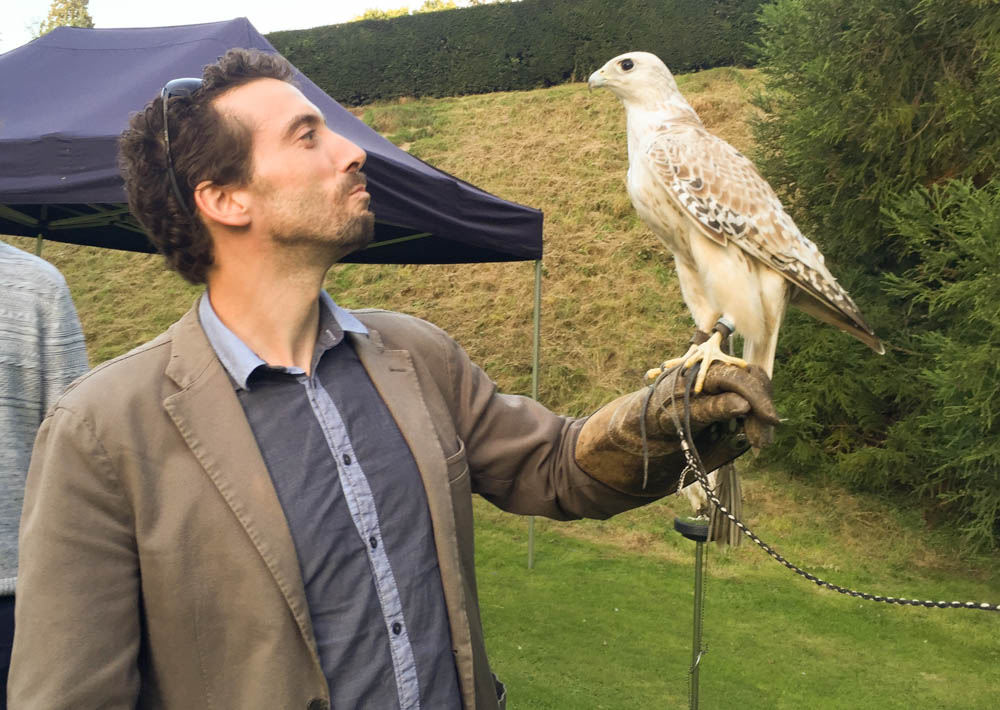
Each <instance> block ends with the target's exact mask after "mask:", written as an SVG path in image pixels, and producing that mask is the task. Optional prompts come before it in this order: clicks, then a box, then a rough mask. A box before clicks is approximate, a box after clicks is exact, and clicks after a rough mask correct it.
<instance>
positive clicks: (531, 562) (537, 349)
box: [528, 259, 542, 569]
mask: <svg viewBox="0 0 1000 710" xmlns="http://www.w3.org/2000/svg"><path fill="white" fill-rule="evenodd" d="M534 338H535V342H534V347H533V348H532V351H531V398H532V399H534V400H535V401H536V402H537V401H538V363H539V360H540V359H541V349H542V260H541V259H537V260H536V261H535V329H534ZM534 568H535V516H534V515H532V516H531V517H530V518H528V569H534Z"/></svg>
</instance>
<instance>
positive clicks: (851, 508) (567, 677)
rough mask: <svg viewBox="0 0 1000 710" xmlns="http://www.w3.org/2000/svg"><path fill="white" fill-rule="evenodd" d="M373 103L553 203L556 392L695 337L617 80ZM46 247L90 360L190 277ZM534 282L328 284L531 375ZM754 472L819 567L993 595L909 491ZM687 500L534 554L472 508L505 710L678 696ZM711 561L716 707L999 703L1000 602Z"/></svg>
mask: <svg viewBox="0 0 1000 710" xmlns="http://www.w3.org/2000/svg"><path fill="white" fill-rule="evenodd" d="M679 80H680V84H681V87H682V90H684V91H685V93H686V94H687V95H688V96H689V98H690V99H691V100H692V103H693V104H694V105H695V107H696V108H697V109H698V111H699V112H700V113H701V115H702V117H703V119H704V120H705V122H706V123H707V124H708V125H709V127H710V128H711V129H712V130H713V131H715V132H717V133H719V134H720V135H722V136H724V137H725V138H727V139H728V140H729V141H730V142H732V143H734V144H735V145H736V146H737V147H739V148H741V149H747V148H749V147H751V140H750V137H749V133H748V131H747V129H746V119H747V117H748V111H749V109H748V107H747V104H746V102H745V96H746V93H747V91H748V89H749V88H750V86H752V83H753V81H754V75H753V73H752V72H743V71H735V70H730V69H717V70H712V71H708V72H702V73H699V74H695V75H691V76H685V77H680V78H679ZM364 113H365V118H366V120H367V121H369V122H370V123H371V124H372V125H374V126H375V127H376V128H378V129H379V130H381V131H383V132H384V133H387V134H388V135H390V136H392V137H393V138H394V140H396V142H398V143H403V144H406V145H407V147H408V148H409V149H410V150H411V151H412V152H414V153H415V154H417V155H419V156H420V157H421V158H423V159H425V160H427V161H429V162H431V163H433V164H435V165H437V166H439V167H441V168H442V169H444V170H447V171H449V172H452V173H454V174H456V175H458V176H460V177H462V178H464V179H466V180H469V181H470V182H473V183H475V184H477V185H480V186H482V187H483V188H485V189H487V190H490V191H492V192H495V193H497V194H499V195H501V196H503V197H505V198H508V199H512V200H515V201H518V202H522V203H525V204H530V205H532V206H536V207H539V208H541V209H543V210H544V212H545V215H546V228H545V236H546V256H545V260H544V263H545V277H544V284H543V288H544V297H543V309H544V310H543V319H544V320H543V361H542V373H541V399H542V400H543V401H544V402H545V403H546V404H547V405H549V406H550V407H552V408H553V409H556V410H558V411H563V412H567V413H572V414H583V413H586V412H588V411H590V410H592V409H593V408H595V407H597V406H598V405H599V404H601V403H602V402H603V401H606V400H607V399H608V398H609V397H611V396H612V395H614V394H617V393H620V392H623V391H628V390H631V389H634V388H635V387H636V386H637V385H638V382H639V377H640V375H641V373H642V372H643V371H644V370H645V369H646V368H647V367H648V366H649V365H650V364H651V363H655V362H658V361H659V360H660V359H662V357H663V356H664V355H665V354H667V353H674V352H677V351H679V350H680V349H681V348H682V347H683V343H684V342H685V341H686V339H687V337H688V334H689V333H688V329H689V325H688V323H689V321H688V318H687V315H686V311H685V310H684V308H683V306H682V304H681V302H680V298H679V294H678V292H677V288H676V282H675V280H674V277H673V271H672V267H671V266H670V265H669V262H668V259H667V258H666V255H665V252H664V250H663V249H662V247H660V246H659V245H658V244H657V243H656V242H655V240H654V239H653V238H652V237H651V236H650V235H649V233H648V232H647V231H646V230H645V229H644V228H643V227H642V226H641V225H640V224H639V222H638V221H637V219H636V217H635V215H634V213H633V211H632V208H631V206H630V205H629V202H628V199H627V197H626V195H625V191H624V185H623V178H624V173H625V169H626V164H627V159H626V155H625V135H624V116H623V111H622V109H621V106H620V105H619V104H618V102H617V101H616V100H614V99H613V98H612V97H611V96H610V95H609V94H607V93H605V92H599V93H595V94H589V93H588V92H587V90H586V88H585V87H584V86H582V85H579V84H576V85H568V86H561V87H556V88H552V89H548V90H539V91H531V92H522V93H508V94H495V95H489V96H470V97H463V98H459V99H441V100H422V101H415V102H401V103H395V104H391V105H386V106H376V107H372V108H369V109H367V110H366V111H365V112H364ZM9 241H11V242H12V243H15V244H18V245H19V246H21V247H22V248H26V249H29V250H30V249H32V248H33V244H32V243H31V241H30V240H19V239H9ZM45 257H46V258H47V259H49V260H50V261H52V262H53V263H54V264H56V265H57V266H58V267H59V268H60V269H61V270H62V271H63V273H64V274H65V275H66V278H67V280H68V281H69V284H70V287H71V289H72V291H73V294H74V298H75V299H76V303H77V307H78V309H79V311H80V315H81V319H82V321H83V324H84V330H85V332H86V336H87V341H88V347H89V349H90V355H91V360H92V362H93V363H94V364H96V363H98V362H101V361H103V360H105V359H107V358H109V357H112V356H114V355H116V354H119V353H121V352H124V351H126V350H128V349H129V348H131V347H133V346H134V345H137V344H139V343H141V342H143V341H144V340H146V339H148V338H150V337H152V336H153V335H155V334H156V333H158V332H159V331H161V330H162V329H163V328H164V327H166V326H167V325H169V324H170V323H171V322H172V321H173V320H175V319H176V318H177V317H178V316H179V315H180V314H181V313H182V312H183V311H184V310H185V309H186V308H187V307H188V306H189V305H190V303H191V302H192V300H193V298H194V296H195V294H196V293H197V289H194V288H191V287H189V286H187V285H186V284H184V283H183V282H182V281H181V280H180V279H179V278H177V277H175V276H173V275H171V274H168V273H165V272H164V271H163V270H162V269H161V267H160V263H159V259H158V258H156V257H147V256H141V255H134V254H117V253H112V252H105V251H101V250H97V249H89V248H82V247H71V246H65V245H58V244H46V246H45ZM532 279H533V270H532V267H531V266H530V265H528V264H482V265H472V266H452V267H440V266H419V267H413V266H409V267H376V266H361V265H344V266H338V267H335V268H334V269H333V270H332V271H331V274H330V278H329V281H328V287H329V288H330V290H331V292H332V293H333V294H334V296H335V297H336V298H337V299H338V301H340V302H341V303H343V304H345V305H348V306H361V305H364V306H383V307H388V308H392V309H395V310H402V311H406V312H409V313H413V314H416V315H419V316H421V317H425V318H427V319H429V320H431V321H433V322H435V323H437V324H439V325H441V326H442V327H444V328H446V329H447V330H448V331H450V332H451V333H452V334H453V335H454V336H455V337H456V338H457V339H458V340H459V341H460V342H462V343H463V344H464V345H465V346H466V348H467V349H468V350H469V352H470V353H471V355H472V356H473V358H474V359H475V360H477V361H478V362H480V363H481V364H482V365H483V366H484V367H485V368H486V369H487V371H488V372H489V373H490V374H491V375H492V376H493V377H494V378H495V379H496V380H497V381H498V382H499V384H500V386H501V387H502V388H503V389H504V390H506V391H510V392H527V391H528V389H529V382H530V369H531V363H530V352H531V342H530V337H531V336H530V322H531V304H532V283H533V281H532ZM817 327H822V326H819V325H817ZM779 366H780V363H779ZM788 425H789V426H794V422H790V423H789V424H788ZM744 486H745V493H746V510H747V522H748V523H749V524H750V525H751V526H752V527H755V528H760V529H759V531H758V532H759V534H760V535H761V536H763V537H764V538H765V540H768V541H769V542H772V543H773V544H775V546H776V547H778V549H779V550H780V551H781V552H783V553H784V554H786V556H787V557H789V558H790V559H792V560H793V561H796V562H800V563H801V564H803V565H804V566H806V567H808V568H809V569H810V570H811V571H813V572H815V573H817V574H819V575H820V576H821V577H826V578H829V579H830V581H833V582H835V583H839V584H844V585H858V586H860V587H861V588H863V589H866V590H868V591H872V592H874V593H880V594H886V595H894V596H909V597H921V598H923V597H933V598H935V599H936V598H947V599H949V600H950V599H953V598H954V599H962V600H966V599H984V600H988V601H1000V571H998V569H997V565H996V561H997V558H996V557H994V558H988V559H979V560H959V559H954V557H953V552H952V551H953V550H954V549H955V547H956V546H955V545H954V544H952V542H951V541H950V540H949V539H948V537H947V535H946V534H945V533H941V532H936V533H933V534H927V533H926V531H924V530H923V529H922V521H921V520H920V518H919V515H918V514H916V513H915V512H911V511H906V510H900V509H899V508H896V507H893V506H891V505H888V504H886V503H883V502H881V501H878V500H873V499H869V498H859V497H856V496H851V495H848V494H846V493H844V492H843V491H841V490H839V489H834V488H823V487H816V486H810V485H806V484H804V483H802V482H800V481H798V480H796V479H794V478H791V477H789V476H788V475H787V474H785V473H783V472H765V471H751V472H750V473H749V476H748V480H746V482H745V484H744ZM674 511H677V512H683V504H682V503H680V502H679V501H676V500H673V499H670V500H667V501H663V502H661V503H658V504H655V505H653V506H650V507H648V508H646V509H643V510H640V511H634V512H632V513H629V514H626V515H623V516H619V517H618V518H616V519H614V520H612V521H606V522H599V521H586V522H579V523H571V524H557V523H549V522H547V521H539V524H538V529H539V540H538V547H537V560H538V564H537V567H536V569H535V570H534V571H532V572H530V573H529V572H528V571H527V570H526V569H525V565H524V561H525V554H526V523H525V521H523V520H522V519H518V518H513V517H511V516H508V515H506V514H503V513H500V512H498V511H495V510H494V509H492V508H490V507H489V506H488V505H485V504H483V505H481V506H479V508H478V518H479V520H478V526H477V535H478V550H479V558H478V559H479V564H480V575H481V579H480V591H481V596H482V603H483V610H484V619H485V624H486V626H487V635H488V639H489V645H490V651H491V657H492V659H493V662H494V665H495V666H496V669H497V671H498V673H500V674H501V675H502V676H503V677H504V679H505V680H507V681H508V682H509V683H510V685H511V686H512V691H511V692H512V701H511V704H510V707H511V708H515V709H517V708H521V709H525V708H577V707H580V708H597V707H602V708H647V707H666V706H671V707H681V706H684V705H685V704H686V700H685V698H686V690H685V678H686V676H685V672H686V668H687V664H688V662H689V654H690V618H689V617H690V613H691V606H690V603H691V580H690V576H691V560H692V543H689V542H687V541H685V540H683V539H682V538H680V537H679V536H678V535H676V534H675V533H672V532H670V531H669V530H670V520H671V519H672V517H673V514H674ZM710 561H711V563H710V567H711V572H710V577H709V580H708V602H707V612H706V643H707V644H708V646H709V647H710V649H711V651H710V653H709V654H708V655H707V656H706V657H705V660H704V662H703V671H702V701H703V706H705V707H729V706H733V705H736V704H742V705H744V706H745V707H748V708H785V707H787V708H798V707H804V706H808V707H829V708H841V707H857V708H897V707H898V708H904V707H905V708H913V707H916V708H956V709H959V708H979V707H990V706H992V704H993V700H995V696H996V693H997V688H998V684H1000V677H998V674H997V671H996V668H997V664H998V662H1000V651H998V648H1000V645H998V643H997V642H996V640H995V639H996V637H997V632H998V631H1000V619H998V618H996V615H992V616H990V615H985V614H982V613H970V612H955V611H926V610H918V609H899V608H886V607H884V606H880V605H873V604H862V603H861V602H858V601H856V600H851V599H847V598H844V597H840V596H839V595H834V594H833V593H830V592H822V591H820V590H817V589H815V588H813V587H812V586H811V585H809V584H807V583H805V582H803V581H802V580H800V579H798V578H796V577H795V576H794V575H792V574H791V573H789V572H787V571H785V570H783V569H782V568H780V567H778V566H777V565H776V564H774V563H773V562H771V561H769V560H768V559H767V558H766V556H765V555H764V554H763V553H761V552H760V551H759V550H757V549H756V548H754V547H750V546H744V547H742V548H740V549H738V550H736V551H730V552H722V553H719V552H716V551H714V550H713V551H712V552H711V553H710ZM615 608H617V609H619V611H617V612H615V611H614V610H615ZM605 644H606V645H605Z"/></svg>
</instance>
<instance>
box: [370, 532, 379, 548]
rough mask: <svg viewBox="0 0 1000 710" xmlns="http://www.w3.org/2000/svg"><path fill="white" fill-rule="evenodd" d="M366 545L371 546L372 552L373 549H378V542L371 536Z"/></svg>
mask: <svg viewBox="0 0 1000 710" xmlns="http://www.w3.org/2000/svg"><path fill="white" fill-rule="evenodd" d="M368 544H369V545H371V546H372V549H373V550H374V549H375V548H376V547H378V540H376V539H375V536H374V535H372V536H371V537H370V538H368Z"/></svg>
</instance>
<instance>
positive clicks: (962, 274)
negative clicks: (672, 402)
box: [755, 0, 1000, 546]
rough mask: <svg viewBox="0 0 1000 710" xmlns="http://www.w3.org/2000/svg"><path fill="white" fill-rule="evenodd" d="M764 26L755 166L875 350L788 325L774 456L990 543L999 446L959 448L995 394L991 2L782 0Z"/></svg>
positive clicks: (995, 34) (999, 111)
mask: <svg viewBox="0 0 1000 710" xmlns="http://www.w3.org/2000/svg"><path fill="white" fill-rule="evenodd" d="M761 21H762V24H761V34H760V35H759V36H760V46H759V50H760V59H761V68H762V72H763V74H764V77H765V89H764V91H763V92H762V94H761V96H760V97H759V98H758V100H757V104H758V106H759V107H760V108H761V109H763V118H762V120H761V121H760V122H759V123H758V125H757V126H756V131H755V132H756V135H757V138H758V141H759V144H760V146H761V155H760V156H758V165H759V166H760V167H761V169H762V172H763V173H764V174H765V176H766V177H767V178H768V179H769V181H770V182H771V184H772V185H774V186H775V187H776V188H778V189H779V190H780V191H782V192H783V197H784V198H785V201H786V204H787V205H788V206H789V208H790V210H791V212H792V213H793V215H794V216H795V218H796V221H797V222H798V223H799V224H800V226H801V227H802V228H803V231H804V233H806V234H807V235H808V236H810V238H812V239H813V240H814V241H816V242H817V244H818V245H819V247H820V248H821V249H822V251H823V252H824V253H825V254H826V255H827V259H828V262H829V263H830V265H831V268H832V270H833V271H834V272H835V273H837V274H838V275H839V276H840V278H841V281H842V283H843V285H844V286H845V287H846V288H847V289H848V290H849V291H850V292H851V294H852V295H853V296H854V297H855V300H856V301H857V302H858V304H859V306H860V307H861V308H862V310H863V311H864V312H865V314H866V315H867V316H868V317H869V319H870V322H871V323H872V325H873V326H874V327H875V329H876V331H877V332H878V333H879V335H880V336H881V337H882V338H883V341H884V342H885V343H886V346H887V350H888V352H887V354H886V356H885V357H884V358H878V357H875V356H872V355H871V353H869V352H868V351H866V350H865V349H864V348H863V347H858V346H857V345H856V344H855V343H854V342H853V341H852V340H850V339H849V338H845V337H843V336H842V335H840V334H839V333H836V332H834V331H833V330H832V329H828V328H820V327H817V326H816V325H815V324H814V323H812V322H809V321H808V320H807V319H805V318H802V317H799V316H797V314H794V313H793V314H791V315H790V317H789V318H788V319H787V321H786V324H785V327H784V329H783V332H782V337H781V341H780V343H779V352H778V362H777V365H776V368H775V389H776V392H777V393H778V396H779V401H778V404H779V408H780V409H781V410H782V414H783V415H785V416H787V417H788V418H789V421H788V423H787V424H786V426H785V427H783V431H782V432H781V434H780V435H779V442H778V443H779V445H778V446H777V447H775V449H774V450H773V452H772V453H771V455H772V456H776V457H780V458H782V459H783V460H784V461H785V462H788V463H791V464H792V466H793V467H795V468H797V469H798V470H800V471H802V472H809V473H813V474H820V475H826V476H833V477H837V478H839V479H841V480H843V481H845V482H847V483H849V484H853V485H855V486H859V487H863V488H867V489H875V490H882V491H895V492H898V491H908V492H912V493H916V494H922V495H923V501H924V505H925V513H926V515H927V516H928V517H929V518H930V519H934V520H946V521H951V522H954V523H956V524H958V525H960V526H961V527H962V528H963V529H965V530H966V532H967V533H968V534H969V540H970V543H971V544H972V545H973V546H983V545H995V544H996V543H997V541H998V539H1000V535H998V533H1000V529H998V512H1000V486H998V485H997V483H998V478H1000V450H998V451H997V452H992V453H990V452H988V451H986V450H984V447H985V449H991V447H990V446H989V445H986V444H984V447H972V448H969V447H970V446H971V444H972V443H973V442H974V441H977V440H979V439H981V438H982V437H985V436H989V435H990V431H991V430H990V427H991V426H992V422H993V418H992V412H993V409H992V407H993V406H994V403H993V402H992V400H983V399H982V398H983V397H985V396H986V395H987V394H988V393H990V392H993V391H996V390H997V389H998V388H1000V373H998V372H996V370H995V369H994V368H989V367H983V366H982V365H983V360H982V355H983V352H987V351H989V348H990V347H991V346H992V345H993V344H994V343H996V344H1000V343H997V341H996V340H995V338H996V335H995V332H996V329H997V327H998V325H997V324H998V323H1000V321H998V320H997V319H996V318H992V320H991V317H992V316H993V315H994V314H993V312H992V310H991V309H992V308H993V306H991V305H990V304H988V303H987V302H986V301H985V300H984V299H983V298H977V297H975V294H981V295H985V294H987V293H991V291H989V289H987V288H986V287H987V285H988V284H987V283H984V282H982V281H980V280H978V277H977V274H978V273H979V272H978V271H977V269H984V268H992V269H993V272H992V273H995V272H996V269H995V266H993V267H987V265H989V264H990V263H992V262H991V259H992V258H993V254H992V252H991V251H990V250H991V249H992V250H995V249H996V244H995V243H993V242H996V241H997V240H998V239H1000V235H998V234H997V232H996V225H995V222H990V210H991V209H997V206H998V204H1000V203H998V202H997V200H996V198H995V197H991V193H990V192H989V191H990V190H993V191H994V192H995V191H996V187H995V185H996V183H995V181H992V182H991V179H993V178H994V177H995V176H997V175H998V174H1000V173H998V164H1000V131H997V130H996V127H997V126H1000V2H998V1H997V0H880V2H871V0H777V1H776V2H774V3H773V4H770V5H765V6H764V7H763V9H762V13H761ZM972 215H975V216H976V217H977V219H978V220H979V221H978V222H975V223H973V222H972ZM991 228H992V229H993V230H994V231H993V232H992V233H990V232H989V231H988V230H989V229H991ZM976 239H980V240H983V239H985V240H986V241H987V243H985V244H982V245H978V246H977V245H976ZM990 240H992V242H991V241H990ZM949 245H954V249H950V250H945V247H947V246H949ZM974 246H975V247H976V249H974V248H973V247H974ZM977 249H978V251H977ZM942 250H945V251H946V252H947V254H949V255H950V256H948V258H947V259H946V258H945V257H943V256H942V253H943V251H942ZM991 278H992V275H991ZM953 282H954V283H953ZM952 287H954V288H952ZM957 294H962V295H963V300H956V299H957ZM970 323H975V324H977V329H978V330H979V332H978V333H977V334H976V335H973V334H972V333H971V332H970V325H969V324H970ZM977 337H978V341H977V340H976V338H977ZM977 342H978V345H977ZM980 348H985V349H986V350H984V351H981V350H980ZM959 354H964V355H966V356H968V357H969V358H972V359H971V360H970V359H966V360H964V361H963V360H962V359H958V360H955V359H953V358H955V357H957V356H958V355H959ZM993 356H994V358H995V357H996V351H993ZM960 370H961V372H959V371H960ZM973 381H974V382H973ZM991 388H992V389H991ZM960 396H961V397H966V398H967V399H966V400H963V401H965V407H966V408H965V409H962V407H957V408H956V406H957V401H956V400H957V399H958V398H959V397H960ZM975 398H979V399H975ZM976 412H979V414H976ZM993 438H994V440H996V437H995V434H994V436H993ZM958 442H962V443H961V446H959V445H958ZM958 449H961V451H960V450H958ZM974 452H975V453H974ZM970 457H971V458H970Z"/></svg>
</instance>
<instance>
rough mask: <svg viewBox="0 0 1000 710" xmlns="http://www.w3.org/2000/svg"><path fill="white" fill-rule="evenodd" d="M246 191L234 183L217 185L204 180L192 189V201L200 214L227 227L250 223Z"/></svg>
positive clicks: (242, 225)
mask: <svg viewBox="0 0 1000 710" xmlns="http://www.w3.org/2000/svg"><path fill="white" fill-rule="evenodd" d="M246 197H247V194H246V191H244V190H242V189H240V188H239V187H237V186H235V185H217V184H215V183H214V182H211V181H209V180H205V181H204V182H202V183H200V184H199V185H198V187H196V188H195V189H194V202H195V205H197V207H198V209H199V210H201V214H202V216H203V217H204V218H205V219H207V220H211V221H213V222H218V223H219V224H224V225H226V226H229V227H246V226H247V225H248V224H250V211H249V210H248V209H247V207H248V205H247V204H246Z"/></svg>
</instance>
